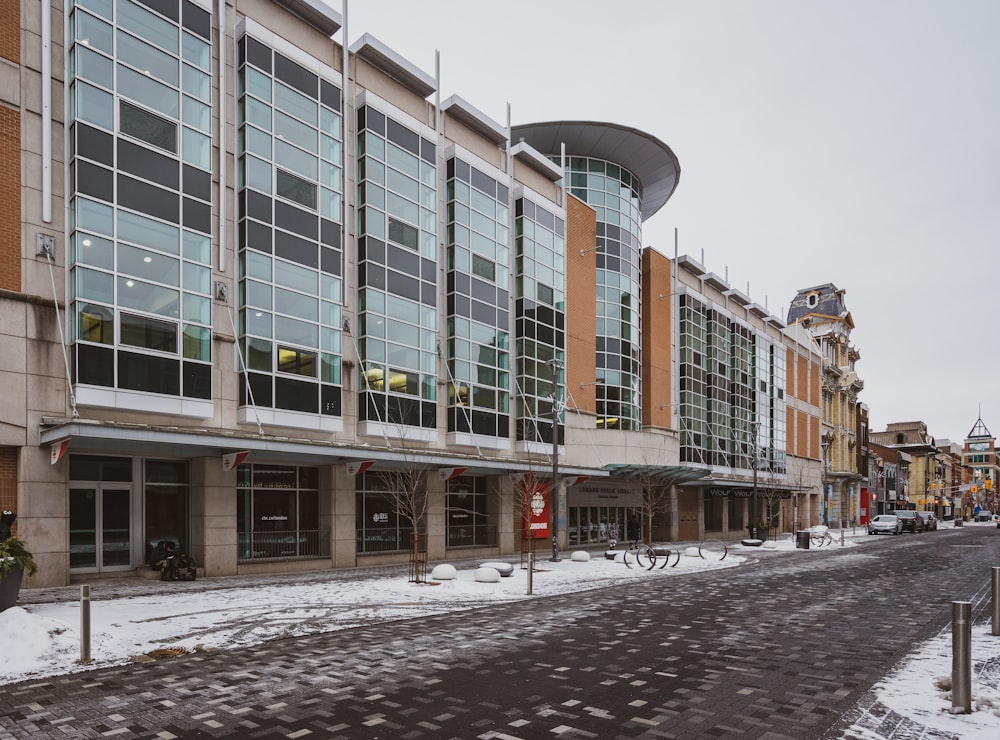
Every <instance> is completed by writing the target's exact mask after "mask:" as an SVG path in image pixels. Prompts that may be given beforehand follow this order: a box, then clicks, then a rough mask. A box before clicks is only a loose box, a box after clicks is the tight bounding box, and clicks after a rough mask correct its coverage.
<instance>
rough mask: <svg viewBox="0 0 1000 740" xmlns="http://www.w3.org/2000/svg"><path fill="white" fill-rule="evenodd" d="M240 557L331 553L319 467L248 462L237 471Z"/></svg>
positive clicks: (258, 558) (264, 557)
mask: <svg viewBox="0 0 1000 740" xmlns="http://www.w3.org/2000/svg"><path fill="white" fill-rule="evenodd" d="M237 479H238V480H237V484H236V485H237V508H236V528H237V533H238V541H239V559H240V560H269V559H278V558H301V557H325V556H326V555H328V554H329V536H328V533H327V532H325V531H323V530H322V529H321V527H320V513H319V490H318V489H319V475H318V470H317V469H316V468H305V467H296V466H293V465H267V464H260V463H255V464H245V465H240V467H239V470H238V472H237Z"/></svg>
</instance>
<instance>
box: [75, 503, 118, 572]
mask: <svg viewBox="0 0 1000 740" xmlns="http://www.w3.org/2000/svg"><path fill="white" fill-rule="evenodd" d="M131 543H132V488H131V487H130V486H122V485H120V484H118V485H112V484H95V485H87V486H76V487H73V488H70V490H69V567H70V570H73V571H86V572H96V573H100V572H103V571H110V570H127V569H129V568H131V567H132V545H131Z"/></svg>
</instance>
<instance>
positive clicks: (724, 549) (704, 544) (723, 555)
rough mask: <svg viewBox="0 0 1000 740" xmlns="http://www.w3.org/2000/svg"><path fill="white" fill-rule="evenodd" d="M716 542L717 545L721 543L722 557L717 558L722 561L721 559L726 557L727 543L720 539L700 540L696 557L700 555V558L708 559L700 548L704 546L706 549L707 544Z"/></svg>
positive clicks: (727, 551)
mask: <svg viewBox="0 0 1000 740" xmlns="http://www.w3.org/2000/svg"><path fill="white" fill-rule="evenodd" d="M716 543H717V544H719V545H722V557H721V558H719V560H720V562H721V561H723V560H725V559H726V555H728V554H729V545H727V544H726V543H725V542H723V541H722V540H702V542H701V544H700V545H698V557H700V558H701V559H702V560H708V558H706V557H705V554H704V553H703V552H702V548H706V549H707V547H708V546H709V545H712V544H716ZM710 552H711V551H710Z"/></svg>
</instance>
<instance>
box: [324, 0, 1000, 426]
mask: <svg viewBox="0 0 1000 740" xmlns="http://www.w3.org/2000/svg"><path fill="white" fill-rule="evenodd" d="M330 2H331V5H332V6H333V7H335V8H337V9H338V10H342V9H343V8H342V6H341V5H340V0H330ZM348 11H349V18H348V20H349V33H350V41H351V42H353V41H355V40H357V38H359V37H360V36H361V35H362V34H363V33H365V32H367V33H370V34H372V35H373V36H375V37H376V38H378V39H379V40H380V41H382V42H383V43H385V44H387V45H388V46H389V47H391V48H392V49H394V50H395V51H396V52H398V53H399V54H401V55H402V56H404V57H405V58H406V59H408V60H409V61H410V62H411V63H413V64H415V65H416V66H418V67H419V68H421V69H422V70H424V71H425V72H427V73H429V74H431V75H433V74H434V69H435V52H436V51H439V52H440V55H441V99H442V100H444V99H445V98H447V97H448V96H450V95H452V94H458V95H461V96H462V97H463V98H465V99H466V100H468V101H469V102H470V103H472V105H474V106H476V107H477V108H479V109H480V110H481V111H482V112H483V113H485V114H486V115H488V116H490V117H491V118H493V119H494V120H496V121H497V122H499V123H501V124H503V123H506V120H507V106H508V104H510V107H511V120H512V122H513V124H514V125H518V124H522V123H531V122H534V121H549V120H558V119H566V120H571V119H586V120H595V121H611V122H614V123H618V124H622V125H626V126H633V127H635V128H638V129H640V130H642V131H645V132H647V133H649V134H652V135H653V136H656V137H658V138H659V139H661V140H662V141H664V142H665V143H666V144H667V145H668V146H670V148H671V149H672V150H673V151H674V153H675V154H676V155H677V157H678V159H679V161H680V165H681V177H680V182H679V184H678V187H677V190H676V191H675V193H674V195H673V197H672V198H671V199H670V200H669V201H668V202H667V204H666V205H665V206H664V207H663V208H662V209H661V210H660V211H659V212H658V213H657V214H656V215H655V216H653V217H652V218H651V219H649V220H648V221H647V222H646V223H645V224H644V226H643V242H644V244H645V245H647V246H653V247H655V248H657V249H659V250H660V251H662V252H663V253H665V254H667V255H668V256H673V254H674V234H675V230H676V233H677V234H678V239H679V251H680V254H689V255H691V256H692V257H694V258H695V259H697V260H699V261H700V262H701V263H702V264H704V265H705V267H706V268H707V269H709V270H710V271H712V272H715V273H716V274H718V275H722V276H723V277H726V276H728V280H729V282H730V284H732V286H733V287H736V288H739V289H740V290H743V291H745V292H747V293H748V294H749V296H750V297H751V298H752V299H753V300H754V301H756V302H757V303H760V304H761V305H764V306H766V307H767V308H768V309H769V310H770V311H771V313H773V314H775V315H777V316H780V317H781V318H785V317H786V315H787V310H788V304H789V303H790V301H791V300H792V298H793V297H794V296H795V294H796V292H797V291H798V290H799V289H802V288H808V287H812V286H814V285H821V284H824V283H833V284H834V285H836V286H837V287H838V288H841V289H843V290H845V291H846V294H845V302H846V305H847V308H848V310H849V311H850V312H851V315H852V317H853V319H854V322H855V325H856V329H855V330H854V332H853V334H852V341H853V343H854V345H855V347H856V348H857V349H858V350H859V351H860V353H861V360H860V362H859V363H858V366H857V369H858V373H859V375H860V377H861V378H862V380H864V383H865V389H864V392H863V393H862V396H861V400H862V401H863V402H864V403H866V404H867V405H868V408H869V412H870V416H871V428H872V429H873V430H874V431H882V430H884V429H885V428H886V425H887V424H888V423H890V422H895V421H917V420H919V421H924V422H926V423H927V425H928V429H929V431H930V433H931V434H932V435H933V436H935V437H936V438H938V439H939V440H940V439H945V438H947V439H950V440H952V441H955V442H960V441H962V440H964V438H965V436H966V435H967V434H968V433H969V431H970V430H971V429H972V427H973V425H974V424H975V423H976V420H977V418H978V417H979V414H980V409H981V413H982V419H983V422H984V423H985V424H986V426H987V427H988V428H989V429H990V431H991V432H992V433H993V434H994V435H998V434H1000V383H998V382H997V376H998V368H1000V341H998V338H997V317H998V315H1000V312H998V310H997V308H998V303H997V301H996V298H995V292H996V290H997V283H998V279H1000V255H998V251H997V246H998V240H1000V82H998V71H1000V2H998V1H997V0H753V1H752V2H751V1H750V0H742V1H740V0H618V2H613V3H597V2H590V1H589V0H531V1H527V0H507V1H506V2H503V3H487V2H480V1H475V0H420V1H419V2H418V1H417V0H353V2H349V4H348ZM336 38H337V39H338V40H340V38H341V37H340V35H338V36H337V37H336ZM555 81H559V84H556V83H555Z"/></svg>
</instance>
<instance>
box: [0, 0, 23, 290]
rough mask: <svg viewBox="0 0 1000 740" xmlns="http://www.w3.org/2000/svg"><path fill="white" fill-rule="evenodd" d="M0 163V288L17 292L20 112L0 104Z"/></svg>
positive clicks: (8, 0) (18, 271) (18, 266)
mask: <svg viewBox="0 0 1000 740" xmlns="http://www.w3.org/2000/svg"><path fill="white" fill-rule="evenodd" d="M2 2H4V4H5V5H9V4H11V3H10V0H2ZM15 28H17V25H16V24H15ZM0 162H2V163H3V164H2V165H0V288H3V289H5V290H12V291H15V292H20V290H21V114H20V113H19V112H18V111H16V110H14V109H13V108H7V107H5V106H0Z"/></svg>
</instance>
